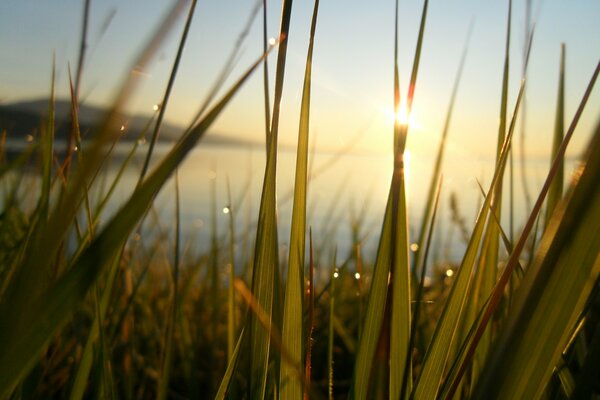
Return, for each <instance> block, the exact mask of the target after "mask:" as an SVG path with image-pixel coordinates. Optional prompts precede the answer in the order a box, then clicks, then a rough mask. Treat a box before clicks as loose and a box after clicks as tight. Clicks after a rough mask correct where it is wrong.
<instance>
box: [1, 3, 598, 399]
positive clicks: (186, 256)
mask: <svg viewBox="0 0 600 400" xmlns="http://www.w3.org/2000/svg"><path fill="white" fill-rule="evenodd" d="M89 3H90V2H89V0H87V1H86V2H85V7H84V15H83V21H84V23H83V26H84V29H83V33H82V38H81V42H82V43H84V42H85V38H86V28H85V27H86V23H87V22H86V21H87V18H88V12H89ZM181 7H187V9H188V11H187V19H186V21H185V24H184V25H183V26H178V25H176V24H175V23H174V21H176V19H175V18H174V17H173V16H174V15H175V14H176V13H177V12H180V10H181ZM291 7H292V2H291V1H290V0H284V1H283V4H282V16H281V25H280V34H279V37H278V38H277V40H275V41H273V42H271V43H269V41H268V40H267V37H266V29H265V37H264V43H265V47H264V54H262V55H258V56H257V58H256V61H255V63H254V64H252V65H250V66H248V68H247V70H246V72H245V73H243V74H242V75H241V76H239V77H238V78H237V81H235V83H234V84H233V85H232V86H231V87H224V82H225V81H226V77H227V76H228V74H229V73H230V72H231V68H232V65H233V63H234V60H235V59H236V51H237V50H239V49H237V50H234V53H233V54H232V56H231V58H230V61H229V63H228V64H227V65H225V66H224V68H223V75H222V76H221V77H220V78H219V79H218V81H217V82H216V83H215V86H214V90H213V91H212V92H211V93H209V94H208V96H207V98H206V101H205V103H204V105H203V106H202V107H201V108H200V110H199V111H198V113H197V117H196V118H195V119H194V121H193V122H192V123H191V124H190V125H189V127H188V128H187V129H186V130H185V132H184V133H183V134H182V136H181V138H180V139H179V140H178V141H177V142H175V143H174V144H173V145H172V148H171V149H170V151H169V152H167V153H166V155H164V156H163V157H162V158H161V159H160V160H159V161H157V162H156V163H155V164H153V166H152V167H150V165H151V163H150V160H151V158H152V156H153V153H154V149H155V144H156V143H157V140H158V136H159V132H160V127H161V124H162V121H163V116H164V113H165V110H166V109H167V108H168V107H169V100H170V93H171V88H172V86H173V83H174V81H175V79H176V77H177V71H178V66H179V60H180V57H181V55H182V53H183V49H184V45H185V43H186V40H187V33H188V31H189V27H190V25H191V23H192V20H193V15H194V12H195V8H196V0H191V1H180V2H178V3H177V4H175V5H174V6H173V9H172V13H171V14H170V15H168V16H167V17H166V18H165V20H164V21H163V23H162V25H161V26H160V27H159V29H157V31H156V33H155V35H154V37H153V38H152V40H150V41H149V42H148V43H147V44H146V45H145V47H143V48H142V49H141V51H140V53H139V58H138V59H137V60H136V62H135V64H134V65H136V66H140V67H141V66H144V65H145V64H146V63H148V62H149V61H150V60H151V59H152V58H153V56H154V55H155V53H156V52H157V51H158V49H159V48H160V45H161V42H162V41H163V40H164V38H165V36H166V34H167V33H168V32H169V31H171V30H174V31H177V30H180V31H181V38H180V40H179V43H178V46H179V47H178V51H177V53H176V56H175V60H173V67H172V71H171V74H170V76H169V77H168V84H167V88H166V90H165V93H164V97H163V99H162V102H161V103H160V105H161V106H160V107H157V108H156V110H155V114H154V115H153V116H152V118H151V119H150V120H149V121H148V123H147V126H146V128H145V130H144V131H143V132H141V133H140V138H146V140H147V141H148V146H147V148H144V151H145V158H144V162H143V164H142V166H141V168H140V169H139V171H136V173H138V174H139V179H138V182H137V186H136V187H135V189H134V190H133V192H132V195H131V196H130V197H129V198H128V199H127V200H126V201H124V202H123V203H122V204H120V206H119V207H118V209H117V210H116V212H114V213H112V214H109V215H110V216H109V217H105V216H106V215H107V204H108V203H109V201H110V199H111V198H112V196H113V195H114V193H115V192H114V189H115V187H116V186H117V185H118V183H119V180H120V179H121V178H122V173H123V171H125V170H126V169H128V168H132V165H131V160H132V159H133V156H134V154H135V153H136V152H139V151H140V149H139V148H138V146H139V143H141V141H131V143H130V146H131V151H130V153H129V155H128V156H126V157H120V158H118V160H119V163H120V164H119V166H118V168H117V170H118V173H117V174H116V175H114V179H112V180H111V181H108V182H106V181H105V182H103V184H102V185H100V187H101V188H103V190H100V191H96V190H94V191H93V190H91V188H92V187H97V186H98V182H99V181H102V180H103V179H104V178H103V177H104V176H105V174H106V165H107V163H108V160H110V158H111V155H112V151H113V149H114V145H115V143H117V142H118V140H119V127H120V125H119V124H118V122H117V121H118V118H117V117H118V115H119V112H120V111H121V110H122V109H123V107H124V105H125V104H126V103H127V100H128V99H129V98H130V96H131V94H132V93H133V91H134V90H135V87H136V80H135V77H133V76H132V77H130V78H129V79H127V80H125V81H124V83H123V85H122V87H121V89H120V91H119V93H118V94H117V95H116V97H115V100H114V103H113V105H112V109H111V110H110V111H109V112H107V115H106V117H105V119H104V120H103V124H102V126H101V127H99V128H98V129H97V131H96V132H95V133H94V134H93V135H92V137H91V139H90V140H89V142H86V143H82V140H81V132H80V129H79V123H78V108H79V87H80V77H81V76H82V75H81V74H82V68H83V65H84V63H83V60H84V59H85V56H86V53H85V46H83V45H82V46H81V51H80V58H79V63H78V66H77V67H76V68H75V69H74V71H73V75H72V79H71V80H70V93H71V104H72V107H71V118H70V120H71V127H70V132H71V134H70V139H69V145H68V150H67V152H66V154H62V152H59V151H58V150H57V149H56V148H55V144H56V143H55V140H54V131H55V120H54V101H55V98H54V92H55V88H54V84H55V80H54V73H53V78H52V82H51V91H50V95H49V99H48V118H47V120H46V121H44V129H41V130H40V134H39V135H38V136H37V137H35V138H34V140H32V141H31V144H30V145H29V146H28V148H27V149H26V150H25V151H24V152H23V153H22V154H20V155H17V156H11V157H7V156H6V154H7V153H9V152H10V151H12V150H11V149H9V148H7V145H6V138H7V137H10V135H11V132H9V131H4V132H2V141H1V142H0V145H1V148H0V155H1V156H0V157H1V159H0V160H1V164H0V177H1V178H2V184H1V186H2V190H3V196H4V197H3V199H2V210H1V215H0V398H2V399H4V398H6V399H29V398H67V397H68V398H70V399H81V398H124V399H137V398H151V397H154V398H158V399H165V398H173V399H179V398H217V399H223V398H248V399H261V398H281V399H301V398H314V399H320V398H346V397H350V398H353V399H373V398H393V399H408V398H414V399H435V398H443V399H450V398H474V399H490V398H497V399H520V398H524V399H534V398H536V399H538V398H544V399H546V398H547V399H566V398H569V399H570V398H573V399H587V398H600V376H599V375H598V370H599V366H600V362H599V361H598V360H600V325H599V324H600V293H599V291H600V285H599V284H598V276H599V272H600V185H598V182H600V124H598V125H597V127H596V129H595V131H594V132H593V133H592V135H591V140H590V142H589V145H588V146H587V153H586V155H585V156H584V159H582V161H581V163H580V165H579V166H578V168H577V170H576V173H575V175H574V176H573V177H572V178H571V179H570V180H569V178H568V177H564V172H563V171H564V165H563V161H564V156H565V151H566V149H567V146H568V144H569V141H570V140H571V137H572V136H573V134H574V132H575V131H576V127H577V124H578V122H579V119H580V117H581V115H582V113H583V112H584V109H585V106H586V103H587V100H588V98H589V97H590V94H591V93H592V90H593V87H594V83H595V81H596V78H597V76H598V73H599V72H600V63H599V64H598V65H597V67H596V69H595V70H594V71H589V84H588V86H587V88H586V91H585V92H584V93H580V94H579V98H580V101H579V103H578V105H577V110H576V112H575V114H574V116H573V117H572V119H571V120H568V119H566V116H565V105H564V98H565V79H564V76H565V73H564V71H565V63H564V58H565V56H564V54H565V52H564V48H563V51H562V52H561V59H560V60H557V62H558V61H560V65H561V68H560V71H561V72H560V75H559V76H558V77H557V81H556V84H557V90H556V93H557V94H556V97H557V101H556V104H557V105H556V113H555V116H554V118H555V132H554V136H553V137H552V138H548V140H549V141H553V148H552V159H553V162H552V163H551V165H550V166H549V168H548V171H547V176H546V177H545V180H544V185H543V186H542V189H541V190H540V192H539V193H530V197H531V210H530V211H529V210H528V212H529V214H528V217H527V219H526V220H525V221H513V220H512V217H511V219H510V228H509V229H508V228H506V227H503V226H502V225H501V223H500V221H502V218H501V216H502V215H506V214H510V215H511V216H512V213H513V207H514V204H513V201H512V198H510V201H508V202H506V201H502V199H503V191H504V192H505V191H506V190H509V188H510V189H511V193H512V186H513V185H514V184H516V183H513V180H516V179H515V178H514V177H513V175H512V173H511V174H509V173H507V171H512V167H511V165H512V163H513V157H512V142H513V137H514V135H515V130H516V128H515V126H516V125H517V123H518V121H519V116H520V114H519V112H520V111H521V102H522V99H523V93H524V90H525V87H526V85H527V82H526V80H523V82H522V84H521V86H520V90H519V92H518V95H517V96H516V98H515V99H509V95H508V82H509V76H508V74H509V65H510V61H511V60H510V58H509V54H510V46H511V40H510V31H511V29H510V27H511V22H512V21H511V13H510V7H511V4H510V2H509V13H508V18H507V29H506V32H507V34H506V48H505V49H500V51H503V52H504V54H505V64H504V69H503V76H502V77H501V82H502V96H501V99H500V105H501V107H500V110H499V119H498V121H499V124H498V139H497V143H492V144H491V145H492V146H496V149H497V150H496V167H495V171H494V174H493V178H492V179H491V182H490V184H489V186H487V187H481V208H480V209H479V210H478V216H477V219H476V222H475V224H474V227H473V229H472V231H470V232H467V233H466V236H467V237H466V238H465V239H466V243H467V246H466V251H465V253H464V256H463V258H462V261H461V262H460V263H458V264H457V265H452V266H450V267H448V264H447V263H443V264H441V265H436V264H435V263H432V262H431V261H430V257H429V253H430V249H431V242H432V240H431V238H432V236H433V233H434V232H436V229H439V228H437V225H436V216H437V211H438V203H439V194H440V191H441V190H442V189H441V188H442V187H443V178H442V176H443V171H442V165H443V163H442V160H443V158H444V152H445V151H446V137H447V135H448V131H449V126H450V120H451V116H452V112H453V105H454V101H455V98H456V92H457V88H458V86H459V83H460V81H461V79H463V80H464V79H468V78H469V77H468V76H465V77H461V72H462V64H461V67H460V68H459V72H458V74H457V77H456V80H455V84H454V90H453V94H452V98H451V102H450V105H449V107H448V111H447V115H446V119H445V121H446V122H445V125H444V128H443V132H442V136H441V141H440V143H439V144H437V146H438V147H437V148H438V150H437V153H436V162H435V167H434V172H433V175H432V176H431V177H424V178H423V180H427V182H428V187H429V191H428V197H427V201H426V202H425V203H424V204H415V205H414V207H417V208H418V210H417V211H416V212H418V213H422V215H423V218H422V224H421V225H420V226H417V227H414V229H415V232H417V233H418V234H417V237H416V238H415V239H413V240H411V241H409V227H408V217H407V215H408V210H407V207H408V206H407V199H406V184H405V170H404V167H405V165H404V161H405V160H404V153H405V148H406V141H407V137H408V135H409V130H410V125H409V124H408V123H405V122H403V121H401V120H399V119H396V121H395V123H394V127H393V135H394V143H393V148H391V149H390V153H392V154H393V174H392V178H391V182H390V188H389V194H388V198H387V205H386V209H385V215H384V218H383V221H382V222H381V227H380V232H379V235H378V238H379V239H378V240H379V242H378V247H377V254H376V257H374V258H373V259H367V258H366V257H364V255H363V254H362V252H361V246H362V240H363V233H364V232H363V231H364V226H363V220H362V219H361V216H360V215H359V216H357V218H356V220H354V221H350V222H351V224H352V226H353V233H354V235H353V242H352V246H351V251H349V252H348V253H347V254H341V253H339V252H337V251H336V249H335V245H331V246H330V247H327V248H322V247H321V246H319V243H314V242H313V239H312V234H311V232H310V228H309V226H308V223H307V192H308V186H309V184H310V173H309V172H310V168H309V164H310V162H309V158H310V157H309V156H310V149H309V136H310V133H311V128H310V111H311V85H312V60H313V46H314V43H315V42H316V41H318V40H319V23H318V8H319V0H316V1H315V2H314V10H313V16H312V20H311V29H310V37H309V47H308V54H307V55H306V63H305V75H304V85H303V91H302V101H301V110H300V124H299V127H298V142H297V155H296V172H295V182H294V193H293V200H292V201H293V211H292V220H291V228H290V231H289V232H284V235H286V236H289V246H288V253H287V254H283V255H282V254H281V252H280V246H279V244H278V238H279V237H280V234H281V232H278V223H279V221H278V215H277V196H276V189H277V188H276V179H275V178H276V173H277V162H278V129H279V119H280V112H281V111H280V104H281V101H282V96H283V82H284V76H285V68H286V55H287V45H288V43H287V41H286V37H287V36H288V32H289V26H290V21H291V18H292V14H291ZM428 7H429V2H428V1H427V0H425V1H424V4H423V9H422V14H421V17H420V18H421V19H420V27H419V32H418V36H417V43H416V51H415V55H414V59H413V64H412V73H411V76H410V85H409V88H410V89H409V90H408V92H407V93H406V98H405V100H402V102H403V103H404V104H406V107H407V112H408V114H409V115H410V112H411V107H412V104H413V98H414V94H415V90H418V72H419V62H420V57H421V49H422V48H423V42H424V40H427V23H426V21H427V14H428ZM395 11H396V22H395V23H396V39H395V53H394V58H393V60H394V63H395V64H394V73H395V76H394V87H393V88H390V93H392V90H391V89H393V93H394V96H393V97H391V98H390V103H392V104H393V106H394V110H395V112H396V114H398V112H399V110H400V104H401V94H400V83H399V77H398V70H399V67H398V39H397V30H398V16H397V15H398V5H397V2H396V10H395ZM264 23H265V24H266V22H264ZM532 36H533V29H532V30H531V31H530V32H528V35H527V37H528V38H529V41H528V43H529V44H530V43H531V42H530V41H531V38H532ZM526 48H529V47H528V46H526ZM273 49H277V56H276V64H275V82H274V92H273V93H268V88H269V86H270V85H269V83H268V74H267V73H266V59H267V57H269V54H270V53H271V51H272V50H273ZM464 57H465V56H464V55H463V62H464ZM527 57H528V53H527ZM527 57H526V58H527ZM263 67H264V71H265V74H264V76H263V79H264V87H265V99H264V101H265V104H266V107H265V121H267V126H269V128H268V129H266V132H265V143H266V145H265V152H266V165H265V170H264V179H263V186H262V193H261V197H260V199H261V201H260V208H259V212H258V214H257V215H252V216H249V218H251V219H252V220H253V221H256V229H255V231H253V232H245V231H244V229H242V227H241V226H239V224H237V223H236V221H237V219H236V216H238V215H236V214H235V213H236V212H237V210H239V209H242V207H241V204H238V205H236V206H237V207H236V206H234V207H230V208H228V210H227V214H226V215H227V216H228V218H229V220H228V225H227V226H228V228H227V232H225V234H218V233H217V215H218V214H219V213H220V212H221V210H217V206H216V201H215V200H214V196H215V191H216V189H214V187H213V189H212V191H211V193H208V194H207V196H212V198H213V202H212V208H213V212H212V221H210V223H209V225H210V229H211V238H210V245H209V246H208V247H209V250H208V251H207V252H205V253H200V254H196V253H194V252H192V251H189V249H188V248H187V247H186V245H185V244H186V243H185V241H184V240H183V239H182V233H181V231H182V229H181V222H182V221H181V219H182V216H181V215H182V212H181V209H180V203H181V201H180V187H179V179H178V167H179V166H180V164H181V163H182V162H183V161H184V160H185V158H186V156H187V155H188V154H189V153H190V152H191V151H192V149H194V147H195V146H196V145H199V146H202V138H203V136H204V135H205V133H206V132H207V130H208V129H209V128H210V127H211V124H212V123H213V122H214V121H215V120H216V119H217V117H218V116H219V115H220V114H221V112H222V111H223V110H224V109H226V107H227V106H228V103H229V102H230V100H231V99H232V98H233V97H234V96H235V95H236V94H237V93H238V92H239V91H240V90H241V88H242V87H243V85H244V83H245V82H246V81H247V80H248V79H249V78H250V77H251V76H253V75H259V74H260V72H261V69H263ZM525 70H526V67H525ZM218 93H224V94H223V95H221V97H218V96H217V94H218ZM261 101H262V99H261ZM513 103H514V104H515V106H514V108H513V109H509V104H513ZM59 154H60V156H59ZM155 156H156V155H155ZM340 156H341V157H343V156H344V155H343V154H341V155H340ZM505 175H506V177H505ZM32 176H34V177H35V178H33V181H34V182H35V184H34V185H33V186H27V185H28V183H27V182H31V181H32V178H31V177H32ZM170 179H174V180H175V185H174V190H173V193H172V197H173V204H174V205H175V207H174V210H173V217H172V219H171V223H172V226H171V227H168V228H167V229H165V228H164V227H162V226H161V222H160V221H159V220H158V218H157V217H156V209H155V208H154V205H153V201H154V199H155V198H156V196H157V194H158V193H159V192H160V191H161V189H163V188H164V187H165V186H166V183H167V182H168V181H169V180H170ZM565 182H566V187H567V189H566V190H563V188H564V187H565ZM213 184H215V185H216V183H215V180H213ZM519 184H520V183H519ZM169 187H170V186H169ZM227 187H228V196H229V202H228V204H230V205H231V204H233V203H232V200H231V188H229V183H228V182H227ZM234 189H235V188H234ZM504 198H506V197H504ZM26 204H34V206H33V207H27V206H26ZM101 219H103V220H102V223H100V221H101ZM150 231H151V232H155V233H154V234H152V235H150V234H147V232H150ZM507 232H508V233H507ZM513 232H516V234H515V235H513ZM513 236H514V237H513ZM413 241H414V242H415V243H413V244H412V245H409V244H410V243H411V242H413ZM238 246H246V247H248V248H249V249H251V250H249V251H248V252H247V253H246V252H243V254H249V255H248V256H246V257H245V258H242V257H240V256H239V252H237V251H236V247H238ZM252 246H253V248H252ZM316 249H318V251H319V255H320V257H316V256H315V252H316ZM502 254H508V255H509V256H508V257H507V258H504V257H502V256H501V255H502ZM323 255H324V256H323ZM325 260H326V261H325ZM315 271H327V272H326V275H327V276H328V277H329V278H328V279H326V280H325V281H320V280H317V279H315V275H316V274H315Z"/></svg>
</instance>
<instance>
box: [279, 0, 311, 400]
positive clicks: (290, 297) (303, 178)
mask: <svg viewBox="0 0 600 400" xmlns="http://www.w3.org/2000/svg"><path fill="white" fill-rule="evenodd" d="M318 11H319V0H315V3H314V9H313V15H312V22H311V27H310V37H309V44H308V54H307V56H306V67H305V68H306V70H305V73H304V85H303V90H302V103H301V108H300V127H299V129H298V150H297V154H296V177H295V181H294V202H293V206H292V224H291V228H290V243H289V248H290V251H289V261H288V273H287V281H286V288H285V300H284V309H283V330H282V337H283V346H284V347H285V348H286V349H288V350H289V352H290V355H291V357H292V361H293V362H294V363H295V364H301V363H302V356H303V354H304V348H303V347H304V346H303V340H304V338H303V336H304V328H303V318H304V312H303V307H302V304H303V293H304V290H303V286H304V256H305V252H306V251H305V248H306V242H305V241H306V197H307V193H308V185H307V175H308V138H309V123H310V89H311V82H312V58H313V48H314V41H315V30H316V25H317V15H318ZM310 290H311V291H312V288H310ZM279 380H280V382H281V385H280V388H279V396H280V397H281V398H283V399H298V400H299V399H301V398H302V396H303V390H302V382H300V381H298V379H297V378H296V377H295V376H294V374H293V371H292V369H291V366H290V365H289V364H288V363H287V362H284V361H283V360H282V361H281V370H280V378H279Z"/></svg>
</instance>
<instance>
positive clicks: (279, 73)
mask: <svg viewBox="0 0 600 400" xmlns="http://www.w3.org/2000/svg"><path fill="white" fill-rule="evenodd" d="M291 12H292V1H291V0H284V2H283V7H282V15H281V27H280V38H281V43H280V45H279V51H278V54H277V67H276V78H275V99H274V105H273V116H272V121H271V130H270V135H269V138H268V140H267V162H266V166H265V175H264V180H263V188H262V194H261V199H260V208H259V216H258V226H257V229H256V242H255V251H254V271H253V275H252V294H253V296H254V297H255V299H256V302H257V305H258V306H259V307H260V308H261V309H263V310H264V311H265V313H266V315H267V318H268V324H267V326H266V327H265V326H263V324H261V321H260V320H259V319H258V318H257V316H256V315H255V314H254V313H251V314H250V318H249V320H248V323H249V331H250V332H249V334H250V396H251V397H252V398H256V399H262V398H263V397H264V396H265V393H266V390H265V389H266V384H267V371H268V363H269V351H270V342H271V337H270V333H269V331H270V326H271V323H272V309H273V292H274V290H275V289H276V287H275V285H276V284H277V285H278V284H279V281H278V280H276V279H275V275H276V273H278V270H279V266H278V264H279V263H278V253H279V245H278V239H277V202H276V182H275V178H276V170H277V134H278V129H279V112H280V108H281V97H282V93H283V80H284V74H285V60H286V55H287V45H288V43H289V40H288V39H289V37H288V35H289V26H290V18H291Z"/></svg>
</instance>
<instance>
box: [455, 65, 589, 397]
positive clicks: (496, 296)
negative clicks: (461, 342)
mask: <svg viewBox="0 0 600 400" xmlns="http://www.w3.org/2000/svg"><path fill="white" fill-rule="evenodd" d="M598 74H600V62H599V63H598V64H597V65H596V69H595V70H594V73H593V74H592V77H591V79H590V81H589V83H588V86H587V88H586V90H585V93H584V94H583V97H582V99H581V102H580V103H579V106H578V108H577V111H576V112H575V116H574V117H573V120H572V121H571V124H570V125H569V129H568V130H567V133H566V134H565V138H564V139H563V141H562V143H561V146H560V149H559V151H558V154H557V156H556V158H555V159H554V162H553V163H552V166H551V168H550V172H549V173H548V176H547V177H546V181H545V182H544V185H543V187H542V190H541V192H540V193H539V195H538V198H537V200H536V203H535V205H534V207H533V210H532V211H531V213H530V215H529V218H528V219H527V221H526V223H525V227H524V228H523V231H522V233H521V237H520V238H519V240H518V241H517V243H516V245H515V248H514V250H513V252H512V253H511V255H510V258H509V259H508V262H507V264H506V266H505V267H504V271H503V272H502V274H501V275H500V279H498V282H496V286H495V287H494V290H493V291H492V296H491V298H490V302H489V303H488V304H487V305H486V312H485V313H484V314H483V318H482V320H481V321H480V322H479V323H478V329H477V330H476V331H475V335H474V337H473V339H472V340H471V342H470V343H469V348H468V350H467V356H466V358H465V362H463V363H462V364H461V366H460V370H459V372H458V377H457V379H456V380H455V381H454V382H453V384H452V386H451V388H450V390H449V396H448V397H449V398H451V397H452V396H453V395H454V390H455V389H456V385H457V384H458V382H459V381H460V379H461V377H462V374H463V373H464V371H465V369H466V366H467V364H468V363H469V362H470V360H471V357H472V355H473V354H474V351H475V349H476V347H477V344H478V343H479V339H480V337H481V335H482V333H483V331H484V329H485V328H486V326H487V324H488V322H489V320H490V318H491V316H492V314H493V313H494V311H495V309H496V308H497V307H498V304H499V302H500V299H501V298H502V296H503V295H504V289H505V287H506V285H507V284H508V282H509V280H510V277H511V276H512V272H513V270H514V269H515V267H516V266H517V261H518V259H519V257H520V254H521V252H522V250H523V248H524V247H525V243H526V241H527V237H528V236H529V233H530V232H531V229H532V228H533V226H534V224H535V223H536V222H535V221H536V220H537V219H538V217H539V212H540V210H541V208H542V204H543V202H544V199H545V196H546V194H547V193H548V190H549V187H550V184H551V181H552V179H553V178H554V175H555V174H556V172H557V170H558V168H559V165H560V161H561V158H562V157H564V153H565V151H566V148H567V145H568V144H569V141H570V140H571V137H572V136H573V133H574V131H575V128H576V127H577V123H578V122H579V119H580V117H581V114H582V113H583V110H584V108H585V105H586V104H587V101H588V99H589V97H590V95H591V93H592V89H593V87H594V84H595V82H596V79H597V78H598ZM509 133H510V130H509ZM540 248H541V247H540Z"/></svg>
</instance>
